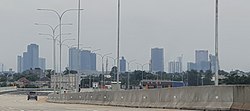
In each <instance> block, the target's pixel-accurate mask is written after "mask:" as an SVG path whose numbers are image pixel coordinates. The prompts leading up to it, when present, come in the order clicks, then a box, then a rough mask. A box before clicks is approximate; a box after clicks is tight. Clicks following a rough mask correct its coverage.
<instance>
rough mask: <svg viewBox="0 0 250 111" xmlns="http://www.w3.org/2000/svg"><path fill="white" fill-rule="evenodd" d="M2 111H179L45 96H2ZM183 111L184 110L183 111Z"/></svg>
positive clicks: (0, 109) (0, 103)
mask: <svg viewBox="0 0 250 111" xmlns="http://www.w3.org/2000/svg"><path fill="white" fill-rule="evenodd" d="M0 111H178V110H175V109H170V110H168V109H149V108H126V107H112V106H96V105H84V104H55V103H47V102H46V97H45V96H40V97H39V98H38V101H35V100H29V101H28V100H27V96H26V95H13V94H4V95H0ZM182 111H183V110H182Z"/></svg>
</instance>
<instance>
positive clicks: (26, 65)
mask: <svg viewBox="0 0 250 111" xmlns="http://www.w3.org/2000/svg"><path fill="white" fill-rule="evenodd" d="M28 69H30V60H29V56H28V53H27V52H23V69H22V70H23V71H25V70H28Z"/></svg>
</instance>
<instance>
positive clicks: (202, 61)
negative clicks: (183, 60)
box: [195, 50, 210, 71]
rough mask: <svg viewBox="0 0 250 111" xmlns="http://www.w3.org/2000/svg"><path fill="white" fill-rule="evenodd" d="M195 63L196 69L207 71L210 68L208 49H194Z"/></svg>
mask: <svg viewBox="0 0 250 111" xmlns="http://www.w3.org/2000/svg"><path fill="white" fill-rule="evenodd" d="M195 64H196V68H197V71H200V70H203V71H207V70H209V69H210V63H209V61H208V50H196V51H195Z"/></svg>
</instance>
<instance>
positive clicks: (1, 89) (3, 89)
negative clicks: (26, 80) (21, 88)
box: [0, 87, 17, 94]
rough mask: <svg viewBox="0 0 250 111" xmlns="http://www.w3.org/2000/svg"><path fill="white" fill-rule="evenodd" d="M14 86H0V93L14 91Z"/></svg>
mask: <svg viewBox="0 0 250 111" xmlns="http://www.w3.org/2000/svg"><path fill="white" fill-rule="evenodd" d="M16 90H17V88H16V87H0V94H4V93H8V92H12V91H16Z"/></svg>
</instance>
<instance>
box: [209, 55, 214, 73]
mask: <svg viewBox="0 0 250 111" xmlns="http://www.w3.org/2000/svg"><path fill="white" fill-rule="evenodd" d="M209 60H210V69H211V71H212V73H215V68H216V56H214V55H212V54H210V55H209Z"/></svg>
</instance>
